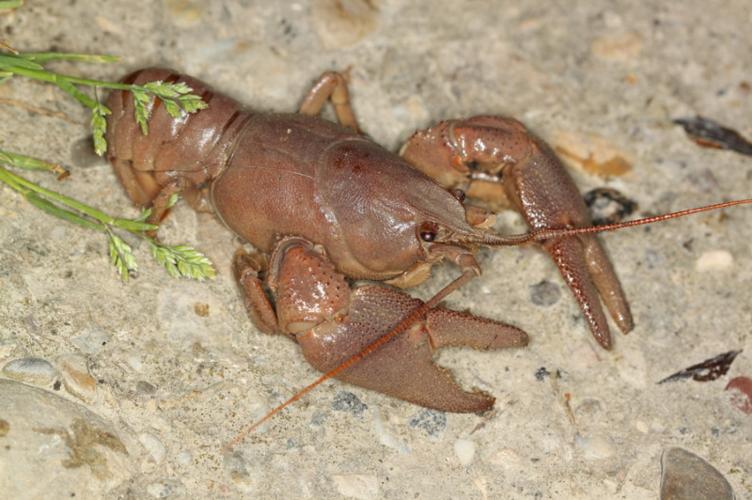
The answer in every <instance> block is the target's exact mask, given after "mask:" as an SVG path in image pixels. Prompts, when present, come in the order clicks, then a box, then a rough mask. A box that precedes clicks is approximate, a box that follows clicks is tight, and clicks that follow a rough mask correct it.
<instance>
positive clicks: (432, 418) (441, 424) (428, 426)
mask: <svg viewBox="0 0 752 500" xmlns="http://www.w3.org/2000/svg"><path fill="white" fill-rule="evenodd" d="M409 425H410V427H413V428H415V429H423V430H424V431H425V432H426V434H428V435H429V436H437V435H438V434H440V433H441V432H442V431H443V430H444V429H446V426H447V417H446V413H444V412H443V411H438V410H428V409H425V410H421V411H420V413H418V414H417V415H415V416H414V417H413V418H411V419H410V422H409Z"/></svg>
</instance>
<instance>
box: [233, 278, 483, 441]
mask: <svg viewBox="0 0 752 500" xmlns="http://www.w3.org/2000/svg"><path fill="white" fill-rule="evenodd" d="M475 276H476V274H475V272H474V271H472V270H467V271H465V272H464V273H462V275H460V276H459V277H458V278H456V279H455V280H453V281H452V282H451V283H449V284H448V285H446V286H445V287H444V288H442V289H441V290H439V291H438V292H437V293H436V294H435V295H434V296H433V297H431V298H430V299H429V300H427V301H426V302H425V303H424V304H423V305H421V306H419V307H417V308H415V309H414V310H413V311H412V312H411V313H410V314H408V315H407V316H405V318H404V319H403V320H402V321H400V322H399V323H397V325H396V326H395V327H394V328H392V329H391V330H390V331H388V332H387V333H386V334H384V335H382V336H381V337H379V338H378V339H376V340H374V341H373V342H371V343H370V344H368V345H367V346H366V347H364V348H363V349H362V350H360V351H359V352H358V353H356V354H353V355H352V356H350V357H349V358H347V359H346V360H345V361H343V362H342V363H340V364H339V365H337V366H335V367H334V368H332V369H331V370H329V371H328V372H326V373H324V374H323V375H321V376H320V377H319V378H317V379H316V380H314V381H313V382H311V383H310V384H308V385H307V386H305V387H304V388H302V389H300V390H299V391H298V392H296V393H295V394H293V395H292V396H291V397H290V398H289V399H288V400H287V401H285V402H284V403H281V404H279V405H277V406H276V407H274V408H272V409H271V410H270V411H269V412H267V413H266V415H264V416H263V417H261V418H260V419H258V420H256V421H255V422H253V423H252V424H250V425H248V426H247V427H245V428H244V429H243V430H241V431H240V432H239V433H238V434H237V435H236V436H235V437H234V438H233V439H232V440H231V441H230V442H228V443H227V444H225V446H224V447H223V450H224V451H225V452H227V451H230V450H232V449H233V448H234V447H235V446H237V445H238V444H240V443H241V442H242V441H243V439H245V437H246V436H247V435H248V434H250V433H252V432H253V431H255V430H256V429H258V428H259V427H260V426H261V425H262V424H263V423H264V422H266V421H268V420H269V419H270V418H272V417H273V416H274V415H276V414H277V413H279V412H281V411H282V410H284V409H285V408H287V407H288V406H290V405H291V404H293V403H294V402H295V401H298V400H299V399H300V398H302V397H303V396H305V395H306V394H308V393H309V392H311V391H312V390H313V389H315V388H316V387H318V386H319V385H321V384H322V383H324V382H326V381H327V380H329V379H331V378H335V377H336V376H337V375H339V374H340V373H342V372H344V371H345V370H347V369H348V368H350V367H351V366H353V365H354V364H356V363H358V362H359V361H361V360H362V359H363V358H365V357H366V356H368V355H369V354H371V353H373V352H374V351H376V350H377V349H379V348H380V347H381V346H383V345H384V344H386V343H387V342H389V341H390V340H392V339H393V338H395V337H396V336H397V335H400V334H401V333H403V332H404V331H405V330H407V329H408V328H410V327H411V326H412V325H413V323H415V322H416V321H418V320H419V319H421V318H422V317H423V316H425V314H426V312H428V310H429V309H432V308H434V307H436V306H437V305H438V304H439V303H440V302H441V301H442V300H444V299H445V298H446V297H447V296H448V295H449V294H450V293H452V292H453V291H455V290H457V289H459V288H461V287H462V286H464V285H465V284H466V283H467V282H468V281H470V280H472V279H473V278H474V277H475Z"/></svg>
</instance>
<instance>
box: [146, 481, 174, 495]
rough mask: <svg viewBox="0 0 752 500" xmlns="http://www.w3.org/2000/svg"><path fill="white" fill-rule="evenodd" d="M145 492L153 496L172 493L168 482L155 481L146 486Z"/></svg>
mask: <svg viewBox="0 0 752 500" xmlns="http://www.w3.org/2000/svg"><path fill="white" fill-rule="evenodd" d="M146 492H147V493H148V494H149V495H151V496H152V497H154V498H167V497H168V496H170V494H171V493H172V489H171V488H170V485H169V484H165V483H159V482H157V483H151V484H150V485H149V486H147V487H146Z"/></svg>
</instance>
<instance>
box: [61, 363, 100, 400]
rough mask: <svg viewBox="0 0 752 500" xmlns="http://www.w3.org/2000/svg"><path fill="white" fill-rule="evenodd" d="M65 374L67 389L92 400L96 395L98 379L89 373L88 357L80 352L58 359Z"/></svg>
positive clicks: (80, 396) (79, 396) (77, 395)
mask: <svg viewBox="0 0 752 500" xmlns="http://www.w3.org/2000/svg"><path fill="white" fill-rule="evenodd" d="M57 365H58V367H59V368H60V372H61V373H62V375H63V385H64V386H65V389H66V390H67V391H68V392H69V393H71V394H72V395H74V396H76V397H77V398H79V399H82V400H84V401H92V400H94V398H95V396H96V391H97V381H96V380H95V379H94V377H92V376H91V375H90V374H89V369H88V367H87V366H86V359H85V358H84V357H83V356H79V355H78V354H65V355H63V356H60V357H59V358H58V359H57Z"/></svg>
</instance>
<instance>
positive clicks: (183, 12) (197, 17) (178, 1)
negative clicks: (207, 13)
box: [165, 0, 203, 28]
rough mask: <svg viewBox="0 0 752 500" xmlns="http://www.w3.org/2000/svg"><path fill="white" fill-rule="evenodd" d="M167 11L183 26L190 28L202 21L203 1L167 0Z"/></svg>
mask: <svg viewBox="0 0 752 500" xmlns="http://www.w3.org/2000/svg"><path fill="white" fill-rule="evenodd" d="M165 3H166V5H167V12H168V13H169V14H170V17H171V18H172V20H173V21H174V22H175V25H177V26H179V27H181V28H190V27H191V26H195V25H196V24H198V23H199V22H200V21H201V16H202V12H201V10H202V8H201V3H203V2H198V1H196V0H166V2H165Z"/></svg>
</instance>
